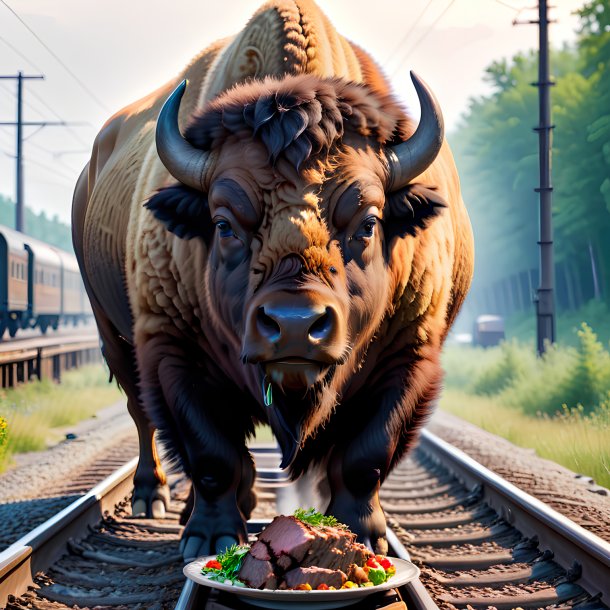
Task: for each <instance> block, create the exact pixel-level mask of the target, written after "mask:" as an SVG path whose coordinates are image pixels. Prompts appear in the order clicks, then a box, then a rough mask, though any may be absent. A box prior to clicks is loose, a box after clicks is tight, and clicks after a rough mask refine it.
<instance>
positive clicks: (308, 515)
mask: <svg viewBox="0 0 610 610" xmlns="http://www.w3.org/2000/svg"><path fill="white" fill-rule="evenodd" d="M294 517H296V518H297V519H298V520H299V521H303V522H305V523H308V524H309V525H313V526H314V527H322V526H328V527H336V528H338V529H341V530H348V529H349V527H347V525H345V524H344V523H339V521H337V519H336V518H335V517H333V516H332V515H323V514H322V513H321V512H318V511H317V510H316V509H315V508H310V509H307V510H306V509H304V508H297V509H296V510H295V511H294Z"/></svg>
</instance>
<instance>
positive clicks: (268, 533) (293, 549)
mask: <svg viewBox="0 0 610 610" xmlns="http://www.w3.org/2000/svg"><path fill="white" fill-rule="evenodd" d="M258 539H259V540H260V541H263V542H265V543H266V544H267V547H268V548H269V549H270V550H271V553H272V554H273V556H274V557H275V558H276V559H279V558H280V557H281V556H282V555H288V556H289V557H292V559H294V560H295V561H296V562H297V563H300V562H301V561H302V560H303V557H305V554H306V553H307V551H308V550H309V549H310V548H311V545H312V544H313V541H314V540H315V539H316V536H315V535H314V534H313V533H312V530H311V528H309V527H308V526H307V525H306V524H305V523H302V522H301V521H298V520H297V519H296V518H295V517H292V516H280V517H276V518H275V519H274V520H273V521H272V522H271V523H270V524H269V525H268V526H267V527H266V528H265V529H264V530H263V532H262V533H261V535H260V536H259V537H258Z"/></svg>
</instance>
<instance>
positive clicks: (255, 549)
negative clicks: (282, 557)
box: [250, 540, 271, 561]
mask: <svg viewBox="0 0 610 610" xmlns="http://www.w3.org/2000/svg"><path fill="white" fill-rule="evenodd" d="M250 554H251V555H254V557H256V558H257V559H260V560H262V561H269V560H270V559H271V555H270V554H269V549H268V548H267V545H266V544H265V543H264V542H261V541H260V540H257V541H256V542H255V543H254V544H253V545H252V546H251V547H250Z"/></svg>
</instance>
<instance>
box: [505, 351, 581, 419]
mask: <svg viewBox="0 0 610 610" xmlns="http://www.w3.org/2000/svg"><path fill="white" fill-rule="evenodd" d="M532 352H533V350H532ZM576 360H577V353H576V350H575V349H574V348H571V347H561V346H558V345H553V346H550V347H549V348H548V349H547V351H546V353H545V354H544V356H543V357H542V358H535V357H534V356H532V361H531V366H530V367H529V368H528V369H527V370H525V371H523V372H522V374H521V375H520V376H519V377H518V378H516V379H514V382H513V383H512V384H511V385H510V386H508V387H507V388H505V389H504V391H503V392H502V393H501V394H500V395H499V396H498V398H499V399H500V400H501V401H502V402H504V403H505V404H507V405H511V406H514V407H518V408H519V409H521V410H522V411H523V412H524V413H527V414H529V415H537V414H540V413H547V414H549V415H553V414H555V413H557V412H559V411H561V410H562V405H563V404H565V402H566V388H567V386H568V384H569V379H570V373H571V371H572V370H573V368H574V366H575V362H576Z"/></svg>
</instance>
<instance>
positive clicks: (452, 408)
mask: <svg viewBox="0 0 610 610" xmlns="http://www.w3.org/2000/svg"><path fill="white" fill-rule="evenodd" d="M440 408H441V409H443V411H448V412H450V413H453V414H455V415H458V416H459V417H461V418H463V419H465V420H467V421H469V422H471V423H473V424H475V425H477V426H479V427H481V428H483V429H485V430H488V431H489V432H491V433H493V434H497V435H498V436H501V437H503V438H505V439H507V440H509V441H510V442H511V443H514V444H515V445H519V446H521V447H529V448H533V449H535V450H536V453H538V455H540V456H541V457H544V458H547V459H549V460H553V461H555V462H557V463H558V464H562V465H563V466H565V467H566V468H570V469H571V470H573V471H575V472H580V473H582V474H585V475H587V476H590V477H593V479H594V480H595V481H596V482H597V483H599V484H600V485H603V486H605V487H609V488H610V397H609V398H608V399H607V400H605V401H603V402H602V403H601V404H600V405H599V406H598V407H597V409H596V410H595V411H593V412H592V413H591V414H589V415H587V414H585V413H584V410H583V409H578V408H573V409H568V408H567V407H566V408H564V409H562V410H561V412H560V413H559V414H558V415H553V416H551V415H547V414H541V415H527V414H524V413H522V412H521V411H520V410H519V409H517V408H515V407H513V406H510V405H506V404H505V403H504V402H502V400H501V396H500V395H498V396H475V395H472V394H467V393H465V392H462V391H459V390H452V389H449V390H446V391H445V392H443V395H442V397H441V400H440Z"/></svg>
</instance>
